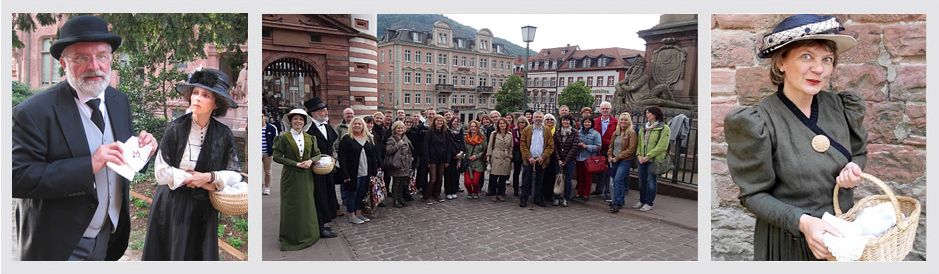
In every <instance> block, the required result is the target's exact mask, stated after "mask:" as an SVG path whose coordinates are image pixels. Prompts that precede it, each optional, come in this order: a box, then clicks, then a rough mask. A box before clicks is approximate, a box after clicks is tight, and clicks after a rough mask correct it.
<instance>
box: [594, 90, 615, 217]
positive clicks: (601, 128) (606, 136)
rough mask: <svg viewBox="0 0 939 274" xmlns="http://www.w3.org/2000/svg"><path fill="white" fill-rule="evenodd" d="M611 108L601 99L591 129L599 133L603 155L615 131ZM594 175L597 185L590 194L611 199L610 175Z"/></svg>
mask: <svg viewBox="0 0 939 274" xmlns="http://www.w3.org/2000/svg"><path fill="white" fill-rule="evenodd" d="M612 110H613V106H612V105H611V104H610V102H607V101H603V103H600V116H598V117H596V118H593V129H595V130H596V131H597V132H599V133H600V141H601V143H602V144H603V145H602V148H601V149H600V154H602V155H603V156H604V157H606V156H607V155H606V154H607V151H608V150H609V149H610V141H611V140H612V139H613V133H615V132H616V117H614V116H613V115H611V114H610V112H611V111H612ZM596 176H598V178H596V177H595V178H594V180H593V181H594V182H596V183H597V187H596V189H595V190H594V191H593V193H590V195H600V194H603V199H604V200H607V202H609V201H612V200H611V198H610V175H609V174H608V173H607V172H603V173H600V174H598V175H596Z"/></svg>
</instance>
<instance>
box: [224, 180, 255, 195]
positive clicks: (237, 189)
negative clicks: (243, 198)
mask: <svg viewBox="0 0 939 274" xmlns="http://www.w3.org/2000/svg"><path fill="white" fill-rule="evenodd" d="M221 192H222V193H224V194H237V193H246V192H248V183H247V182H238V183H236V184H232V185H226V186H225V188H224V189H222V191H221Z"/></svg>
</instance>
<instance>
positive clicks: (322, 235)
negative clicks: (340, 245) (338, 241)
mask: <svg viewBox="0 0 939 274" xmlns="http://www.w3.org/2000/svg"><path fill="white" fill-rule="evenodd" d="M336 236H339V235H337V234H336V233H335V232H332V231H329V230H326V229H323V230H322V231H320V238H336Z"/></svg>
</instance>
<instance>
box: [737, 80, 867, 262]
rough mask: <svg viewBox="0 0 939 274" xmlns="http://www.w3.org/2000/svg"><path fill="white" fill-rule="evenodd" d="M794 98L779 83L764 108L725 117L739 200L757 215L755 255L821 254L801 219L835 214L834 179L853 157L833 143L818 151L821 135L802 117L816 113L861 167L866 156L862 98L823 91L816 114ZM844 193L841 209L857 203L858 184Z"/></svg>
mask: <svg viewBox="0 0 939 274" xmlns="http://www.w3.org/2000/svg"><path fill="white" fill-rule="evenodd" d="M787 100H788V99H787V98H785V96H782V88H781V87H780V90H779V91H778V92H777V93H776V94H774V95H771V96H769V97H766V98H765V99H764V100H763V102H761V103H760V104H759V105H758V106H754V107H746V108H742V109H737V110H735V111H732V112H731V113H729V114H727V116H726V117H725V122H724V135H725V137H726V140H727V165H728V167H729V168H730V174H731V176H732V177H733V180H734V182H735V183H736V184H737V185H738V186H739V187H740V203H741V204H742V205H743V206H744V207H746V208H747V209H749V210H750V212H753V214H754V215H755V216H756V229H755V231H754V238H753V253H754V254H753V255H754V260H758V261H764V260H770V261H791V260H815V256H813V255H812V251H811V250H810V249H809V248H808V245H807V243H806V241H805V238H804V235H803V234H802V233H801V232H800V231H799V218H800V217H801V216H802V215H803V214H809V215H811V216H814V217H819V218H821V217H822V214H823V213H825V212H829V213H833V212H834V207H833V205H832V190H833V189H834V187H835V177H837V176H838V174H839V173H840V172H841V169H842V168H844V166H845V165H846V164H848V162H849V160H848V157H846V156H845V155H844V154H842V153H841V152H839V151H838V150H837V149H836V148H835V146H834V145H832V147H831V148H829V149H828V150H827V151H825V152H817V151H815V150H814V149H813V148H812V138H813V137H815V136H816V133H815V132H813V131H812V130H810V129H809V128H808V127H807V126H805V125H804V124H803V123H802V122H801V121H800V118H799V116H797V115H800V116H801V117H803V118H804V119H808V120H812V119H817V122H816V124H817V125H818V127H819V128H821V129H822V130H823V131H824V132H825V133H827V134H828V136H830V137H831V138H832V139H833V140H835V141H837V142H838V143H840V144H841V145H843V147H844V148H845V150H846V152H847V154H848V155H850V156H851V160H850V161H852V162H854V163H856V164H858V166H860V167H861V168H862V169H863V168H864V166H865V164H866V162H867V130H866V129H865V128H864V125H863V120H864V112H865V107H864V101H863V100H862V99H861V97H860V96H858V95H857V94H854V93H846V92H845V93H838V94H836V93H833V92H825V91H822V92H820V93H818V94H816V95H815V97H814V98H813V102H812V114H811V115H810V116H809V117H805V115H803V114H801V112H798V114H795V113H793V111H791V110H790V109H789V107H787V106H786V103H784V101H787ZM813 117H814V118H813ZM838 196H839V197H838V199H839V202H840V204H841V207H842V210H844V211H847V210H848V209H850V208H851V207H852V206H853V204H854V200H853V192H852V191H851V189H844V190H842V191H841V192H839V195H838Z"/></svg>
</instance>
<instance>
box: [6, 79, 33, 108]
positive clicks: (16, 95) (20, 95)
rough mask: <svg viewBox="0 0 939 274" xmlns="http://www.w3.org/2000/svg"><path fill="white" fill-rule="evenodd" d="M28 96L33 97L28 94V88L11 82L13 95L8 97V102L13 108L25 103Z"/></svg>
mask: <svg viewBox="0 0 939 274" xmlns="http://www.w3.org/2000/svg"><path fill="white" fill-rule="evenodd" d="M30 96H33V93H32V92H29V86H27V85H26V84H23V83H20V82H17V81H13V95H12V96H10V101H12V102H13V107H16V105H19V104H20V103H22V102H23V101H26V99H27V98H29V97H30Z"/></svg>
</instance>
